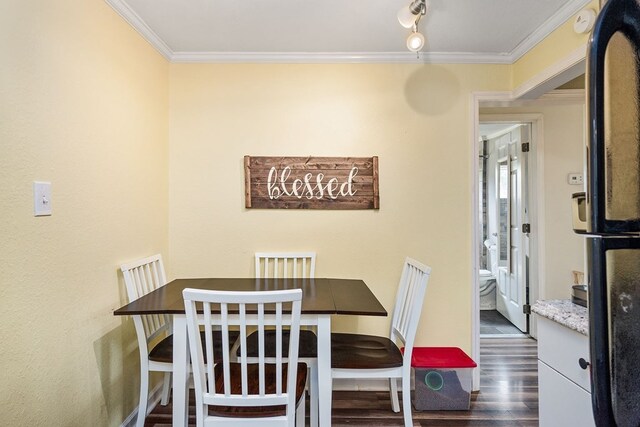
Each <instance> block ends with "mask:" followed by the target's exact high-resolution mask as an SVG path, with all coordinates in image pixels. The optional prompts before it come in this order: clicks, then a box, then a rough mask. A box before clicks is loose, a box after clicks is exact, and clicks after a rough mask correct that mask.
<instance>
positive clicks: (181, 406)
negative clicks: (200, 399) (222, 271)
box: [114, 278, 387, 427]
mask: <svg viewBox="0 0 640 427" xmlns="http://www.w3.org/2000/svg"><path fill="white" fill-rule="evenodd" d="M186 288H193V289H204V290H217V291H272V290H281V289H302V310H301V319H300V324H301V325H304V326H309V327H315V329H316V336H317V340H318V343H317V344H318V361H317V362H318V422H319V425H320V426H321V427H325V426H327V427H328V426H330V425H331V398H332V387H333V382H332V377H331V317H332V316H334V315H349V316H354V315H357V316H387V311H386V310H385V308H384V307H383V306H382V304H381V303H380V301H378V299H377V298H376V296H375V295H374V294H373V292H372V291H371V289H369V287H368V286H367V284H366V283H365V282H364V281H362V280H358V279H331V278H313V279H291V278H279V279H273V278H269V279H268V278H188V279H175V280H172V281H170V282H169V283H167V284H166V285H164V286H161V287H159V288H158V289H156V290H154V291H152V292H150V293H148V294H146V295H144V296H142V297H140V298H138V299H137V300H135V301H132V302H131V303H129V304H127V305H125V306H123V307H121V308H119V309H117V310H115V311H114V315H117V316H126V315H149V314H168V315H171V316H173V414H172V415H173V425H174V426H181V427H182V426H187V425H188V408H189V404H188V391H189V387H188V383H189V350H188V342H187V322H186V316H185V308H184V301H183V298H182V291H183V290H184V289H186ZM314 424H315V423H314V422H312V425H314Z"/></svg>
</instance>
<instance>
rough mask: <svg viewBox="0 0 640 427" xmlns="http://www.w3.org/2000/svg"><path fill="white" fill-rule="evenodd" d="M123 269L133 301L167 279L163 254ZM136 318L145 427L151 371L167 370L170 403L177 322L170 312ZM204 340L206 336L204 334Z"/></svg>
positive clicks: (164, 389)
mask: <svg viewBox="0 0 640 427" xmlns="http://www.w3.org/2000/svg"><path fill="white" fill-rule="evenodd" d="M120 270H122V274H123V276H124V283H125V286H126V288H127V297H128V299H129V302H132V301H134V300H136V299H138V298H140V297H141V296H143V295H146V294H148V293H149V292H152V291H155V290H156V289H158V288H159V287H161V286H163V285H165V284H166V282H167V279H166V274H165V271H164V265H163V263H162V256H161V255H160V254H157V255H152V256H150V257H147V258H143V259H140V260H137V261H133V262H129V263H126V264H122V265H121V266H120ZM132 318H133V324H134V326H135V329H136V336H137V338H138V347H139V350H140V398H139V403H138V418H137V420H136V427H143V426H144V420H145V418H146V416H147V410H148V400H149V372H164V379H163V385H162V399H161V401H160V404H161V405H163V406H166V405H167V403H168V402H169V396H170V392H171V374H172V372H173V335H172V332H173V323H172V320H171V316H169V315H167V314H153V315H144V316H141V315H137V316H132ZM213 333H214V334H219V333H220V332H219V331H218V332H215V331H214V332H213ZM237 334H238V332H237V331H232V332H231V335H232V337H233V336H237ZM200 339H201V340H204V339H205V337H204V333H202V334H201V335H200ZM216 351H220V348H219V347H218V348H216Z"/></svg>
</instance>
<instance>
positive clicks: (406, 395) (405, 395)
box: [401, 377, 413, 427]
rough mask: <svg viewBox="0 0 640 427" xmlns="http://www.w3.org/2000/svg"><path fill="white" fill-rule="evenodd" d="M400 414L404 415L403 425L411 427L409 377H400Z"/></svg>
mask: <svg viewBox="0 0 640 427" xmlns="http://www.w3.org/2000/svg"><path fill="white" fill-rule="evenodd" d="M401 381H402V415H404V426H405V427H411V426H412V425H413V420H412V418H411V381H410V380H409V378H406V377H403V378H402V380H401Z"/></svg>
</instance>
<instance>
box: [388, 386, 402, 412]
mask: <svg viewBox="0 0 640 427" xmlns="http://www.w3.org/2000/svg"><path fill="white" fill-rule="evenodd" d="M389 394H390V396H391V409H392V410H393V412H400V402H398V379H397V378H389Z"/></svg>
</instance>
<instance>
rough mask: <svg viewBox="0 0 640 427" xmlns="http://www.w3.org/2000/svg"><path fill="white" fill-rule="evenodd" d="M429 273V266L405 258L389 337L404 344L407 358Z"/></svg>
mask: <svg viewBox="0 0 640 427" xmlns="http://www.w3.org/2000/svg"><path fill="white" fill-rule="evenodd" d="M430 275H431V268H430V267H427V266H426V265H424V264H422V263H420V262H418V261H416V260H413V259H411V258H408V257H407V258H406V259H405V263H404V267H403V269H402V275H401V277H400V284H399V285H398V293H397V295H396V305H395V307H394V310H393V318H392V320H391V332H390V338H391V339H392V340H400V341H401V342H402V343H403V344H404V347H405V355H406V356H408V357H409V360H410V359H411V351H412V349H413V342H414V340H415V335H416V330H417V329H418V321H419V320H420V313H421V312H422V304H423V300H424V295H425V291H426V289H427V282H428V281H429V276H430ZM407 353H408V354H407Z"/></svg>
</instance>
